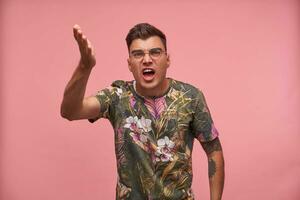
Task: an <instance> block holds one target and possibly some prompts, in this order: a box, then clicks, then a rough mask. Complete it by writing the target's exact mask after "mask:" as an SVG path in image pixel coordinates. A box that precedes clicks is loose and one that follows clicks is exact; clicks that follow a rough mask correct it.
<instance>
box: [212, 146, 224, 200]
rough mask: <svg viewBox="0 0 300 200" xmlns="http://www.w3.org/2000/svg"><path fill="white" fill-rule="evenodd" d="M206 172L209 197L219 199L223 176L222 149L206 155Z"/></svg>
mask: <svg viewBox="0 0 300 200" xmlns="http://www.w3.org/2000/svg"><path fill="white" fill-rule="evenodd" d="M208 174H209V187H210V199H211V200H221V198H222V193H223V187H224V178H225V172H224V158H223V153H222V151H214V152H212V153H211V154H209V155H208Z"/></svg>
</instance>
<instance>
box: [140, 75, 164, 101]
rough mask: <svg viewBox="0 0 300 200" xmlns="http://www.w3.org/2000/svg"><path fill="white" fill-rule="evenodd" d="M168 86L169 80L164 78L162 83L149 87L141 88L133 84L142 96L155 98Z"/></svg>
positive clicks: (162, 93)
mask: <svg viewBox="0 0 300 200" xmlns="http://www.w3.org/2000/svg"><path fill="white" fill-rule="evenodd" d="M169 86H170V80H169V79H167V78H166V79H165V80H164V81H163V83H162V84H160V85H158V86H157V87H155V88H151V89H146V88H142V87H141V86H140V85H139V84H135V91H136V92H137V93H138V94H139V95H140V96H142V97H144V98H155V97H161V96H163V95H164V94H165V93H166V92H167V91H168V89H169Z"/></svg>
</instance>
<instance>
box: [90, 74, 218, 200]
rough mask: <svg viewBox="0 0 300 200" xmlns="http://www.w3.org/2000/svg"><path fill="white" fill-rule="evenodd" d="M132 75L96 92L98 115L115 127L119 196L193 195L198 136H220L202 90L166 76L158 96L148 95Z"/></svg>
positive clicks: (145, 199)
mask: <svg viewBox="0 0 300 200" xmlns="http://www.w3.org/2000/svg"><path fill="white" fill-rule="evenodd" d="M134 83H135V82H134V81H120V80H118V81H115V82H113V83H112V85H111V87H108V88H105V89H103V90H101V91H99V92H98V93H97V94H96V97H97V99H98V100H99V102H100V105H101V106H100V107H101V108H100V113H99V116H98V117H97V118H96V119H90V120H89V121H90V122H94V121H96V120H97V119H99V118H107V119H109V121H110V122H111V124H112V126H113V129H114V137H115V153H116V158H117V170H118V182H117V188H116V199H117V200H121V199H122V200H123V199H124V200H125V199H128V200H154V199H156V200H163V199H170V200H176V199H178V200H179V199H180V200H184V199H188V200H192V199H194V196H193V192H192V190H191V184H192V149H193V142H194V139H195V138H196V139H197V140H199V141H201V142H207V141H211V140H213V139H215V138H216V137H218V131H217V130H216V128H215V127H214V124H213V121H212V118H211V115H210V112H209V109H208V107H207V105H206V102H205V98H204V96H203V93H202V92H201V91H200V90H198V89H197V88H195V87H193V86H192V85H189V84H187V83H183V82H180V81H177V80H174V79H170V87H169V89H168V91H167V92H166V93H165V94H164V95H163V96H161V97H156V98H153V99H146V98H144V97H142V96H140V95H139V94H137V93H136V91H135V85H134Z"/></svg>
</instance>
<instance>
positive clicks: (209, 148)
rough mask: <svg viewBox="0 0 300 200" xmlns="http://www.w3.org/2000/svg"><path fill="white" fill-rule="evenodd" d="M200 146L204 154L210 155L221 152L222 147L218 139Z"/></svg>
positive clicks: (202, 143)
mask: <svg viewBox="0 0 300 200" xmlns="http://www.w3.org/2000/svg"><path fill="white" fill-rule="evenodd" d="M201 145H202V147H203V149H204V151H205V152H206V154H210V153H212V152H214V151H222V146H221V143H220V140H219V138H216V139H214V140H212V141H210V142H201Z"/></svg>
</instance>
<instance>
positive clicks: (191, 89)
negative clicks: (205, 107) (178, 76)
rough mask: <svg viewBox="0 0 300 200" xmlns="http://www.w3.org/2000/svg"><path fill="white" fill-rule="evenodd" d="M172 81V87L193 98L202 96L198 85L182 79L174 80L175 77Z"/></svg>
mask: <svg viewBox="0 0 300 200" xmlns="http://www.w3.org/2000/svg"><path fill="white" fill-rule="evenodd" d="M172 81H173V84H172V87H173V89H175V90H178V91H181V92H183V93H184V94H185V95H187V96H189V97H191V98H193V99H195V98H199V96H203V93H202V91H201V90H200V89H199V88H198V87H196V86H194V85H192V84H189V83H185V82H183V81H179V80H175V79H172Z"/></svg>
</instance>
